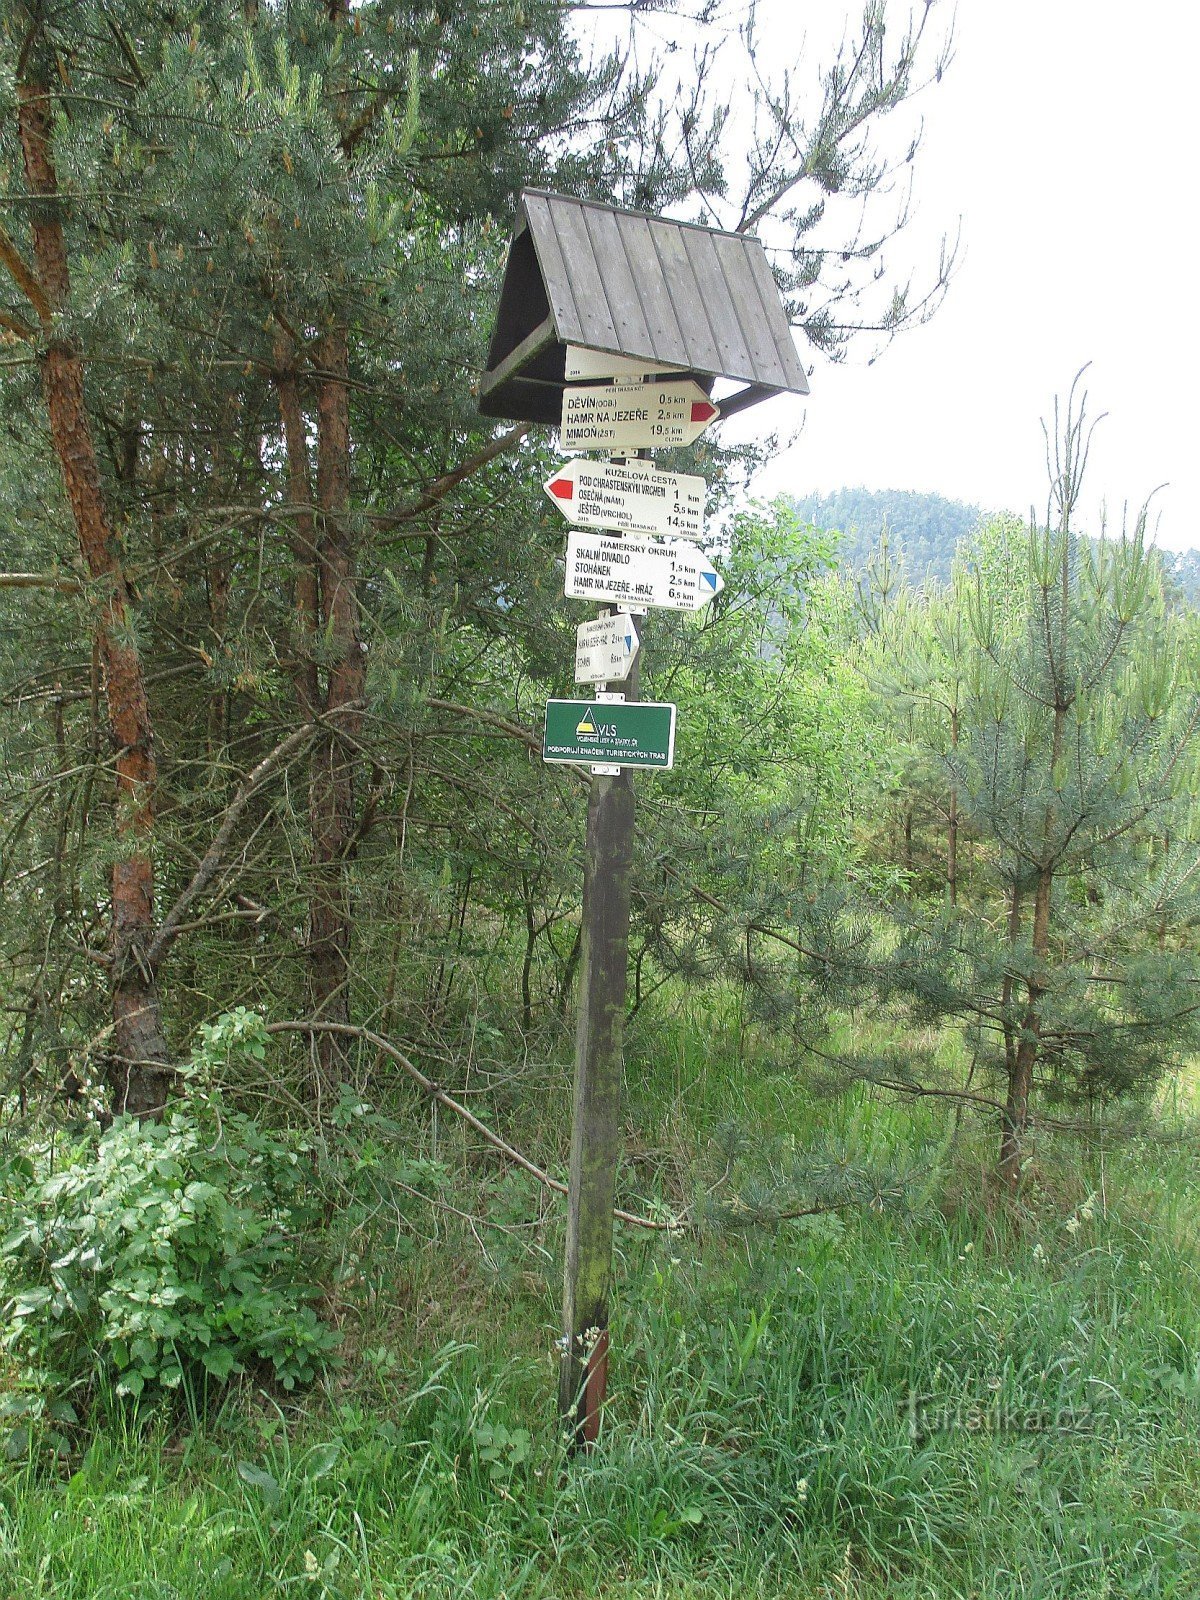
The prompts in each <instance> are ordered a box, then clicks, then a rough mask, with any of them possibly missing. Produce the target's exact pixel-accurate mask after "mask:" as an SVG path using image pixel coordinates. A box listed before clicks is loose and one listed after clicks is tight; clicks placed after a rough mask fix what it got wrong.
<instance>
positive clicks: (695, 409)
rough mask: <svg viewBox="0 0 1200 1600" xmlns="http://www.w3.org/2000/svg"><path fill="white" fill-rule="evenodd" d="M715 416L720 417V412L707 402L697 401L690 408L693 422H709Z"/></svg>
mask: <svg viewBox="0 0 1200 1600" xmlns="http://www.w3.org/2000/svg"><path fill="white" fill-rule="evenodd" d="M717 416H720V412H719V411H718V410H717V408H716V406H714V405H711V404H710V403H709V401H707V400H697V401H696V402H695V404H694V405H693V406H692V421H693V422H711V421H712V419H713V418H714V417H717Z"/></svg>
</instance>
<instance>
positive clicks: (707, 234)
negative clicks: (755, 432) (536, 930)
mask: <svg viewBox="0 0 1200 1600" xmlns="http://www.w3.org/2000/svg"><path fill="white" fill-rule="evenodd" d="M696 377H700V378H702V379H703V380H704V382H705V384H706V386H707V387H708V388H711V386H712V380H714V379H715V378H717V377H721V378H725V379H727V380H731V381H732V382H733V383H734V384H741V385H742V387H741V388H740V389H738V390H736V392H733V393H730V394H728V395H726V396H725V397H724V398H723V400H722V407H718V406H716V405H715V404H714V403H713V402H712V401H711V400H710V399H709V397H708V394H707V393H706V390H705V388H702V387H701V386H700V384H699V383H697V382H696V381H695V378H696ZM605 380H609V381H605ZM783 392H791V393H795V394H807V393H808V382H807V379H806V378H805V375H804V371H803V368H802V367H801V365H800V362H799V359H798V357H797V354H796V350H795V346H794V344H793V343H792V337H791V333H790V331H789V328H788V323H787V317H786V314H785V312H784V309H783V305H782V302H781V301H780V298H779V294H778V290H777V288H776V285H775V282H774V279H773V278H772V275H771V269H770V267H769V265H768V264H767V259H766V255H765V253H764V251H763V248H762V245H761V244H760V242H759V241H758V240H757V239H755V238H753V237H751V236H749V235H746V234H732V233H722V232H720V231H719V230H717V229H713V228H697V227H695V226H692V225H690V224H685V223H677V222H673V221H671V220H670V219H668V218H665V217H651V216H646V215H643V214H641V213H637V212H630V211H623V210H620V209H618V208H617V207H615V206H606V205H602V204H598V203H596V202H593V201H582V200H576V199H574V198H572V197H570V196H567V195H555V194H547V193H544V192H542V191H538V190H527V191H526V192H525V194H523V195H522V197H521V207H520V215H519V219H518V225H517V232H516V234H515V236H514V241H513V248H512V250H511V251H510V253H509V259H508V264H507V266H506V268H505V274H504V287H503V289H502V291H501V297H500V306H499V309H498V312H497V317H496V326H495V330H494V332H493V334H492V340H491V345H490V347H489V350H488V358H487V366H486V370H485V372H484V374H483V378H482V380H481V383H480V409H481V410H482V411H483V412H484V413H485V414H486V415H488V416H493V417H509V418H512V419H514V420H522V421H530V422H543V423H550V424H557V426H558V429H559V442H560V444H561V445H562V448H563V450H564V451H566V452H574V451H585V452H586V451H605V452H609V453H611V454H617V455H625V454H633V453H634V452H638V453H640V454H641V455H643V456H646V455H648V454H649V451H650V450H652V449H666V448H675V447H677V446H680V445H686V444H690V443H691V442H693V441H694V440H695V439H698V438H699V437H700V435H701V434H702V433H703V432H704V431H705V429H706V428H708V427H709V426H710V425H711V424H712V423H713V422H715V421H716V420H717V418H718V417H719V416H720V415H721V411H722V408H723V409H724V412H725V414H726V415H732V414H733V413H734V412H736V411H740V410H743V409H744V408H745V407H747V406H750V405H753V404H755V403H756V402H757V401H759V400H764V399H766V398H767V397H768V396H769V395H772V394H779V393H783ZM545 489H546V493H547V494H548V495H549V496H550V498H551V499H552V500H553V501H554V503H555V505H557V506H558V507H559V509H560V511H561V512H562V513H563V515H564V517H565V518H566V519H567V521H568V522H570V523H571V524H572V531H571V533H570V534H569V536H568V545H567V580H566V586H565V587H566V593H567V595H568V596H571V597H574V598H580V599H591V600H596V601H598V602H600V603H602V604H605V605H607V607H608V612H607V615H606V616H604V617H602V618H598V619H597V620H596V621H595V622H592V623H585V624H584V625H583V626H582V627H581V628H580V630H579V638H578V643H577V649H576V671H575V681H576V682H577V683H588V684H595V685H596V696H595V699H594V700H559V701H551V702H550V704H549V705H548V706H547V710H546V731H545V737H544V743H543V757H544V759H545V760H546V761H549V762H556V761H559V762H573V763H583V764H585V765H589V766H590V767H591V770H592V780H591V786H590V790H589V794H588V810H587V837H586V844H585V853H584V876H583V917H582V940H581V953H580V968H579V971H580V984H579V1012H578V1023H577V1028H576V1037H575V1087H574V1096H573V1101H572V1122H571V1166H570V1176H569V1182H568V1212H567V1243H566V1268H565V1273H564V1284H563V1333H562V1339H561V1340H560V1352H561V1365H560V1368H559V1391H558V1392H559V1409H560V1412H561V1415H562V1417H563V1420H564V1422H565V1424H566V1427H567V1430H568V1435H569V1438H570V1440H571V1443H572V1445H574V1446H587V1445H589V1444H591V1443H592V1442H593V1441H594V1440H595V1439H596V1437H597V1435H598V1432H599V1428H600V1418H601V1414H602V1408H603V1405H604V1396H605V1389H606V1385H607V1381H608V1344H609V1320H608V1319H609V1288H610V1278H611V1270H612V1240H613V1203H614V1198H615V1191H616V1177H617V1165H618V1161H619V1159H620V1110H621V1074H622V1060H621V1056H622V1036H623V1027H624V1018H625V979H626V958H627V954H628V943H629V901H630V876H631V872H632V861H633V815H634V796H633V769H634V767H635V766H643V767H651V768H653V767H658V768H660V769H661V768H665V767H670V766H671V764H672V762H673V761H674V749H675V707H674V706H669V705H651V704H644V703H642V702H641V701H640V700H639V694H640V680H641V669H642V666H643V662H644V645H643V647H642V648H641V649H638V648H637V643H638V641H637V638H636V632H635V630H636V627H637V624H636V623H635V622H634V620H633V617H632V616H631V615H630V613H631V612H632V611H634V610H638V611H641V610H643V609H647V608H648V609H654V608H658V607H663V608H668V609H672V610H678V611H698V610H699V609H700V608H701V607H702V606H704V605H707V604H708V602H709V601H710V600H712V599H713V597H714V596H715V595H717V594H719V593H720V590H721V587H722V583H721V578H720V576H719V574H718V573H717V572H716V571H715V570H714V569H713V567H712V566H711V565H710V563H709V562H708V560H707V558H706V557H705V556H704V554H703V552H702V550H701V549H700V548H699V546H698V541H699V540H701V539H702V538H703V534H704V520H703V519H704V489H705V485H704V480H703V479H702V478H699V477H695V476H690V475H687V474H678V473H667V472H660V471H658V470H657V469H656V468H655V467H653V466H652V465H650V463H649V462H648V461H645V460H642V461H636V462H634V461H620V462H615V461H587V460H582V459H577V460H575V461H571V462H569V463H567V464H566V465H564V466H563V467H562V468H560V469H559V471H558V472H557V473H555V474H554V475H553V477H551V478H550V479H549V480H548V481H547V483H546V485H545ZM689 540H690V541H692V542H691V543H690V544H689V543H688V542H687V541H689ZM602 685H607V687H602ZM614 686H615V687H614Z"/></svg>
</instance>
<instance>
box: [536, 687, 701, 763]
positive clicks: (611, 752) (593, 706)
mask: <svg viewBox="0 0 1200 1600" xmlns="http://www.w3.org/2000/svg"><path fill="white" fill-rule="evenodd" d="M542 760H543V761H550V762H556V761H589V762H594V763H597V764H601V765H612V766H619V767H670V766H673V765H674V763H675V707H674V706H671V705H656V704H653V703H651V702H648V701H641V700H635V701H632V702H630V703H629V704H622V703H620V702H616V703H613V702H611V701H603V700H551V701H550V702H549V703H548V704H547V706H546V732H545V735H544V737H543V740H542Z"/></svg>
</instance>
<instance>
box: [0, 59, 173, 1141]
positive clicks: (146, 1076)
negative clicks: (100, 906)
mask: <svg viewBox="0 0 1200 1600" xmlns="http://www.w3.org/2000/svg"><path fill="white" fill-rule="evenodd" d="M33 55H34V52H33V51H32V50H31V51H30V52H29V56H30V59H31V61H32V58H33ZM17 103H18V129H19V133H20V139H21V149H22V153H23V156H24V161H25V172H26V177H27V179H28V182H29V187H30V189H31V190H32V191H33V193H34V194H35V195H37V196H39V197H41V203H40V204H39V205H38V206H37V207H36V208H35V209H34V211H33V221H32V233H33V250H34V260H35V262H36V272H37V280H38V285H39V286H40V290H41V295H42V297H43V301H44V303H43V305H41V306H38V307H36V309H38V311H39V316H40V317H41V320H42V324H43V333H44V335H45V340H46V343H45V350H44V354H43V356H42V363H41V365H42V389H43V393H44V395H45V399H46V409H47V412H48V414H49V421H50V434H51V439H52V441H53V444H54V449H55V453H56V455H57V456H58V461H59V467H60V469H61V471H62V476H63V483H64V486H65V488H66V492H67V499H68V501H69V503H70V506H71V512H72V516H73V518H74V522H75V529H76V534H77V536H78V540H79V549H80V553H81V555H82V556H83V559H84V562H85V564H86V566H87V570H88V573H89V576H90V577H91V579H92V581H93V583H94V585H95V590H96V598H97V604H98V613H97V620H96V641H97V644H98V647H99V655H100V660H101V662H102V665H103V670H104V689H105V694H106V697H107V709H108V720H109V728H110V734H111V738H112V742H113V746H114V749H115V752H116V778H117V786H116V831H117V846H118V859H117V860H116V862H115V863H114V864H113V869H112V966H111V969H110V974H111V978H110V981H111V993H112V1019H113V1045H114V1055H115V1058H116V1066H115V1070H114V1073H113V1090H114V1099H115V1109H116V1110H117V1111H130V1112H133V1113H134V1114H135V1115H138V1116H151V1115H154V1114H156V1113H157V1112H159V1111H160V1110H161V1108H162V1107H163V1105H164V1104H165V1101H166V1093H167V1088H168V1085H169V1082H170V1073H169V1071H168V1068H167V1062H168V1050H167V1042H166V1035H165V1032H164V1030H163V1024H162V1011H161V1006H160V1003H159V995H158V987H157V983H156V981H155V976H154V971H153V969H152V967H151V966H150V964H149V962H148V961H147V959H146V950H147V949H148V946H149V943H150V940H151V937H152V935H153V932H154V872H153V863H152V856H151V852H152V847H153V839H154V823H155V786H156V783H157V778H158V772H157V767H156V763H155V755H154V730H153V725H152V722H151V717H150V706H149V701H148V699H147V695H146V683H145V676H144V673H143V670H142V662H141V658H140V655H139V652H138V647H137V644H136V635H135V630H134V629H133V627H132V625H131V624H132V616H131V612H132V609H133V603H132V599H131V595H130V591H129V586H128V584H127V582H126V579H125V573H124V570H123V567H122V565H121V559H120V554H119V549H118V546H117V542H116V540H115V538H114V535H113V530H112V526H111V523H110V521H109V517H108V512H107V509H106V506H105V503H104V494H103V488H102V485H101V480H100V470H99V465H98V463H97V458H96V448H95V442H94V439H93V437H92V431H91V425H90V423H89V420H88V415H87V410H86V406H85V401H84V387H83V361H82V359H81V357H80V355H79V353H78V351H77V350H76V349H75V348H74V347H73V346H72V344H71V343H70V342H69V340H67V339H65V338H63V337H61V336H60V335H59V334H58V332H57V329H56V326H55V320H56V314H57V313H58V312H59V311H60V310H61V308H62V307H63V306H64V305H65V303H66V301H67V297H68V294H69V291H70V275H69V269H68V262H67V252H66V242H65V239H64V236H63V230H62V223H61V221H60V218H59V213H58V183H57V176H56V173H55V169H54V162H53V154H52V149H51V142H50V121H51V106H50V96H49V92H48V90H47V88H46V85H45V83H44V82H41V81H37V80H36V79H35V77H34V76H33V75H32V74H31V75H30V76H28V77H27V78H26V79H25V81H23V82H21V83H20V84H18V88H17Z"/></svg>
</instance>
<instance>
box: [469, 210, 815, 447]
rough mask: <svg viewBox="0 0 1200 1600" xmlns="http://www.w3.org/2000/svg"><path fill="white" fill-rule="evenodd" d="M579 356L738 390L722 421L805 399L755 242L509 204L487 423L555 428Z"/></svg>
mask: <svg viewBox="0 0 1200 1600" xmlns="http://www.w3.org/2000/svg"><path fill="white" fill-rule="evenodd" d="M568 344H574V345H583V346H586V347H588V348H590V349H593V350H603V351H607V352H608V353H610V354H613V355H620V356H629V357H633V358H636V359H638V360H643V361H645V363H646V371H647V372H654V371H656V370H662V371H666V370H668V369H675V368H678V369H682V370H684V371H686V372H690V373H693V374H694V375H695V376H696V377H697V378H698V379H699V380H700V381H701V382H703V383H704V384H705V386H706V387H707V388H711V385H712V380H713V379H714V378H717V377H722V378H728V379H733V380H736V381H739V382H741V383H742V384H744V386H745V387H744V388H743V389H742V390H741V391H739V392H738V393H736V394H734V395H732V396H727V397H724V398H722V400H721V409H722V412H723V413H725V414H729V413H730V412H732V411H737V410H740V409H742V408H743V407H744V406H747V405H751V404H753V403H754V401H756V400H761V399H765V398H766V397H767V396H768V395H772V394H778V393H780V392H783V391H788V392H791V393H793V394H807V393H808V381H807V379H806V377H805V374H804V368H803V367H802V365H801V363H800V359H799V356H798V355H797V353H796V347H795V344H794V343H793V340H792V333H791V329H790V328H789V326H788V322H787V317H786V316H785V314H784V310H783V305H782V302H781V300H780V298H779V291H778V289H777V287H776V284H775V280H774V279H773V278H772V276H771V270H770V267H769V266H768V265H767V258H766V254H765V252H764V250H763V247H762V244H761V243H760V241H759V240H758V239H755V238H752V237H749V236H747V235H745V234H738V233H723V232H721V231H719V230H718V229H715V228H702V227H698V226H696V225H694V224H691V223H684V222H672V221H669V220H667V219H666V218H663V217H653V216H647V215H645V214H644V213H642V212H638V211H622V210H619V209H618V208H617V207H615V206H607V205H601V204H599V203H597V202H594V201H590V200H575V199H572V198H570V197H569V196H567V195H557V194H547V193H545V192H544V191H542V190H537V189H528V190H526V191H525V193H524V194H523V195H522V196H521V206H520V211H519V214H518V221H517V229H516V232H515V234H514V236H513V241H512V246H511V248H510V251H509V257H508V264H507V267H506V269H505V275H504V285H503V288H502V290H501V295H500V307H499V311H498V313H497V318H496V327H495V331H494V332H493V334H492V341H491V346H490V348H489V351H488V361H487V370H486V372H485V374H484V377H483V380H482V382H481V385H480V396H481V398H480V409H481V410H482V411H483V412H484V413H485V414H486V415H489V416H497V417H510V418H515V419H521V420H529V421H535V422H557V421H558V419H559V413H560V407H561V390H562V386H563V381H564V380H563V372H564V361H565V350H566V346H567V345H568Z"/></svg>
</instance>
